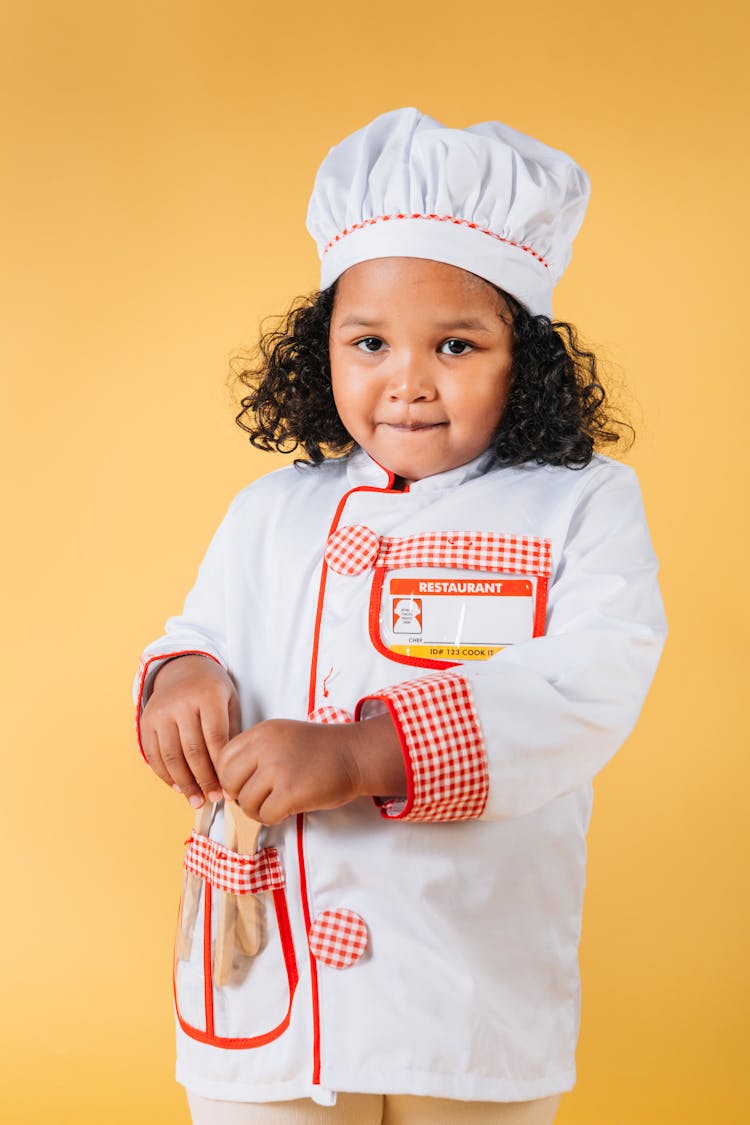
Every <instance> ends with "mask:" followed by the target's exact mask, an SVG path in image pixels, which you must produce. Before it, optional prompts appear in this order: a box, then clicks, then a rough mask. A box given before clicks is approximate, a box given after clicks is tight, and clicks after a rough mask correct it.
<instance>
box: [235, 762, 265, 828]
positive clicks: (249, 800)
mask: <svg viewBox="0 0 750 1125" xmlns="http://www.w3.org/2000/svg"><path fill="white" fill-rule="evenodd" d="M272 791H273V787H272V786H271V785H269V784H268V783H267V782H266V783H263V782H261V781H259V780H258V779H257V771H256V773H255V774H254V775H253V776H252V777H249V778H248V780H247V781H246V782H245V784H244V785H243V786H242V788H241V789H240V791H239V793H238V794H237V798H236V800H237V804H238V805H239V806H240V808H241V809H242V811H243V813H244V814H245V816H249V817H250V819H251V820H259V821H260V822H261V824H270V823H274V822H272V821H266V820H264V819H263V818H262V817H261V815H260V809H261V806H262V805H263V804H264V803H266V802H267V801H268V798H269V797H270V796H271V793H272Z"/></svg>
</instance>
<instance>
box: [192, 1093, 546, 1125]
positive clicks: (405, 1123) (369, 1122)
mask: <svg viewBox="0 0 750 1125" xmlns="http://www.w3.org/2000/svg"><path fill="white" fill-rule="evenodd" d="M187 1096H188V1102H189V1105H190V1112H191V1114H192V1117H193V1125H329V1123H330V1125H334V1123H335V1125H552V1122H553V1121H554V1118H555V1114H556V1113H557V1107H558V1105H559V1104H560V1098H561V1097H562V1095H561V1094H553V1095H552V1096H551V1097H549V1098H535V1099H534V1100H533V1101H527V1102H460V1101H453V1100H450V1101H447V1100H443V1099H442V1098H419V1097H413V1096H412V1095H410V1094H387V1095H385V1096H383V1095H382V1094H339V1095H338V1097H337V1099H336V1105H335V1106H320V1105H316V1103H315V1102H313V1101H311V1100H310V1099H309V1098H300V1099H299V1100H298V1101H289V1102H219V1101H213V1100H211V1099H209V1098H199V1097H198V1096H197V1095H196V1094H191V1093H190V1091H189V1090H188V1092H187Z"/></svg>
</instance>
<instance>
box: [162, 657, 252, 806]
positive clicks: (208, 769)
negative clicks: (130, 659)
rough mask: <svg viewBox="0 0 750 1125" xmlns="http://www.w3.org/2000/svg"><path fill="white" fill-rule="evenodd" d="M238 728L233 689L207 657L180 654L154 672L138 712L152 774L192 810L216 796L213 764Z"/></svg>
mask: <svg viewBox="0 0 750 1125" xmlns="http://www.w3.org/2000/svg"><path fill="white" fill-rule="evenodd" d="M239 730H240V703H239V699H238V697H237V691H236V689H235V686H234V684H233V683H232V681H231V679H230V678H229V676H228V675H227V673H226V672H225V671H224V669H223V668H222V667H221V666H220V665H219V664H217V663H216V662H215V661H214V660H211V659H210V658H209V657H207V656H178V657H175V658H174V659H173V660H169V661H167V663H166V664H163V665H162V666H161V668H160V669H159V671H158V672H157V673H156V676H155V677H154V683H153V689H152V692H151V697H150V699H149V701H148V703H147V704H146V706H145V707H144V709H143V714H142V715H141V744H142V746H143V752H144V754H145V755H146V760H147V761H148V764H149V765H150V766H151V769H152V770H153V771H154V773H156V774H158V776H159V777H160V778H161V779H162V781H164V782H166V784H167V785H170V786H172V787H173V788H178V789H179V790H180V792H181V793H182V794H183V795H184V796H185V797H186V798H187V800H188V801H189V802H190V804H191V806H192V807H193V808H194V809H198V808H200V807H201V805H202V804H203V802H204V794H205V796H206V797H208V799H209V800H210V801H220V800H221V798H222V795H223V794H222V791H221V785H220V784H219V780H218V777H217V774H216V769H215V767H214V763H215V762H216V761H217V759H218V756H219V753H220V751H221V750H222V749H223V748H224V747H225V746H226V744H227V742H229V740H230V739H231V738H233V737H234V735H236V734H237V733H238V731H239Z"/></svg>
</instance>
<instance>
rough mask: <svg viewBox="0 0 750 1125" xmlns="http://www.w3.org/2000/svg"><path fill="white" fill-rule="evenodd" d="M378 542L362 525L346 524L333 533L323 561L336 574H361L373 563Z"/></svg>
mask: <svg viewBox="0 0 750 1125" xmlns="http://www.w3.org/2000/svg"><path fill="white" fill-rule="evenodd" d="M379 547H380V540H379V538H378V537H377V535H376V534H375V532H374V531H373V530H372V528H369V527H365V525H364V524H358V523H353V524H347V526H346V527H340V528H339V529H338V531H334V533H333V535H332V536H331V537H330V539H329V540H328V545H327V546H326V552H325V560H326V562H327V563H328V565H329V567H330V568H331V570H335V571H336V573H337V574H350V575H351V574H362V573H363V572H364V571H365V570H369V569H370V568H371V567H372V566H373V565H374V563H375V559H376V558H377V554H378V549H379Z"/></svg>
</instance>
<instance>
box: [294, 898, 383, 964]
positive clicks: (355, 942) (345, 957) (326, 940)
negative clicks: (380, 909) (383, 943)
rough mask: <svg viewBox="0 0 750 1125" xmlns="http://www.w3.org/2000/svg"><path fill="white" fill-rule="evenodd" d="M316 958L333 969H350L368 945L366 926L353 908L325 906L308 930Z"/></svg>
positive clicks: (311, 947)
mask: <svg viewBox="0 0 750 1125" xmlns="http://www.w3.org/2000/svg"><path fill="white" fill-rule="evenodd" d="M308 940H309V942H310V949H311V951H312V954H313V956H314V957H315V958H316V960H318V961H321V962H322V963H323V964H324V965H328V966H329V967H330V968H331V969H348V968H349V966H350V965H353V964H354V962H355V961H359V959H360V957H361V956H362V954H363V953H364V951H365V950H366V949H367V943H368V940H369V937H368V933H367V926H366V925H365V923H364V921H363V920H362V918H360V916H359V914H355V913H354V911H353V910H343V909H341V908H339V909H337V910H324V911H323V912H322V914H318V916H317V917H316V918H315V920H314V921H313V924H312V926H311V927H310V933H309V934H308Z"/></svg>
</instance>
